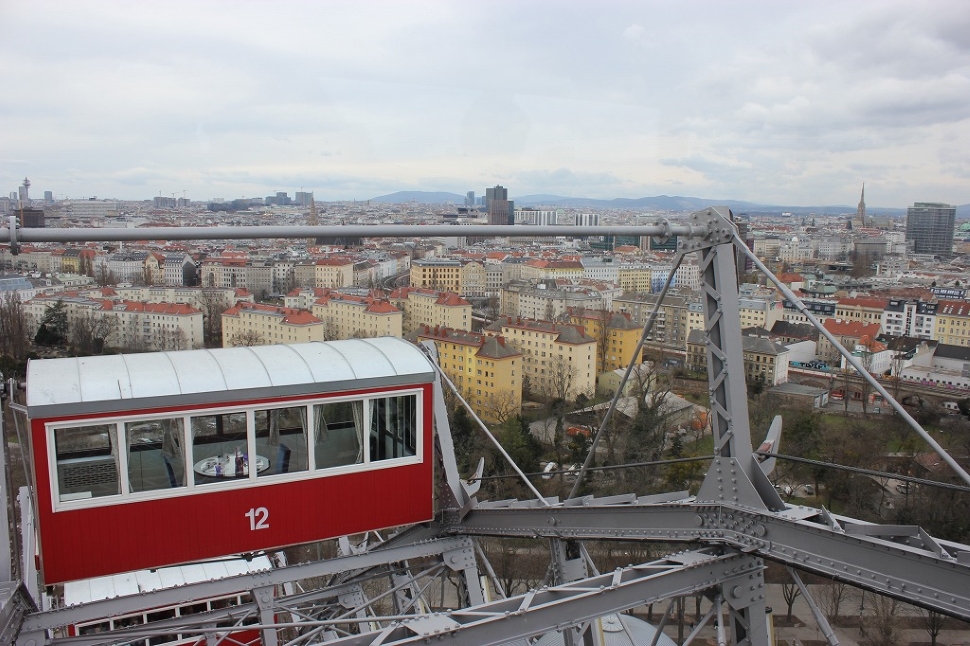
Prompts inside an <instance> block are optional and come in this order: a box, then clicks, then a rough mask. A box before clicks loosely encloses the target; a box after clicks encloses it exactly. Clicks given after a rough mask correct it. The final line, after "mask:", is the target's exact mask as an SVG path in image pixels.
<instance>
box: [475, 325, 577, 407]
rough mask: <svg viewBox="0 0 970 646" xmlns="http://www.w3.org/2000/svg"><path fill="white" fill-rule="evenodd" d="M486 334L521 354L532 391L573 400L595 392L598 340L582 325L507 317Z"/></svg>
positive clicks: (487, 328)
mask: <svg viewBox="0 0 970 646" xmlns="http://www.w3.org/2000/svg"><path fill="white" fill-rule="evenodd" d="M484 332H485V334H487V335H489V336H503V337H505V339H506V342H507V344H508V345H510V346H511V347H512V348H513V349H515V350H517V351H519V352H521V353H522V358H523V361H522V365H523V372H524V373H525V377H526V378H528V380H529V388H530V390H531V391H532V392H535V393H538V394H539V395H543V396H545V397H552V398H558V397H560V395H565V399H570V400H573V399H576V397H577V396H578V395H580V394H583V395H586V396H587V397H588V396H591V395H592V394H593V393H594V392H595V391H596V339H594V338H593V337H591V336H589V335H588V334H586V331H585V330H584V329H583V327H582V326H580V325H568V324H564V323H552V322H550V321H541V320H536V319H523V318H517V317H516V318H513V317H511V316H505V317H500V318H499V320H497V321H495V322H494V323H492V324H491V325H489V326H488V327H486V328H485V330H484Z"/></svg>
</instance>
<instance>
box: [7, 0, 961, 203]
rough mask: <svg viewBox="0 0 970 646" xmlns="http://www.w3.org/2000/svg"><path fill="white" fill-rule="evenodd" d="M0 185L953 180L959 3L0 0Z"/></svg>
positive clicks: (473, 186) (80, 191)
mask: <svg viewBox="0 0 970 646" xmlns="http://www.w3.org/2000/svg"><path fill="white" fill-rule="evenodd" d="M0 24H3V28H4V29H3V31H4V35H3V38H0V60H2V61H3V63H4V64H3V68H4V80H5V84H4V85H5V88H4V91H3V92H2V96H0V106H2V107H0V126H2V133H3V135H2V140H0V142H2V143H0V180H2V182H0V191H2V193H0V194H4V195H5V194H6V193H8V192H10V191H15V190H16V187H17V185H19V184H20V182H21V181H22V179H23V177H24V176H25V175H26V176H28V177H29V178H30V180H31V182H32V184H33V187H32V189H31V196H32V197H41V196H42V195H43V191H45V190H51V191H53V192H54V194H55V196H56V197H58V198H60V197H71V198H81V197H92V196H98V197H116V198H123V199H148V198H151V197H152V196H155V195H158V194H159V193H160V192H161V194H163V195H168V196H171V195H172V194H173V193H174V194H175V195H176V196H181V195H182V194H183V193H182V192H183V191H185V195H186V196H188V197H189V198H191V199H194V200H207V199H209V198H212V197H223V198H226V199H232V198H236V197H241V196H245V197H253V196H264V195H268V194H272V193H274V192H275V191H287V192H288V193H289V194H290V195H291V197H292V195H293V193H294V192H295V191H298V190H301V188H302V190H307V191H313V192H314V193H315V196H316V198H317V199H318V200H324V201H327V200H339V199H367V198H371V197H374V196H377V195H382V194H385V193H390V192H393V191H398V190H443V191H452V192H456V193H464V192H465V191H469V190H474V191H475V192H476V193H477V194H481V193H483V192H484V190H485V188H486V187H487V186H493V185H495V184H503V185H505V186H506V187H508V188H509V192H510V194H511V195H512V196H517V195H526V194H532V193H554V194H560V195H568V196H577V197H580V196H584V197H598V198H613V197H631V198H634V197H642V196H648V195H659V194H667V195H688V196H695V197H703V198H711V199H739V200H749V201H753V202H760V203H771V204H787V205H821V204H849V205H854V204H855V203H856V202H857V201H858V199H859V190H860V188H861V186H862V183H863V182H865V184H866V202H867V203H868V204H869V205H870V206H886V207H902V206H906V205H908V204H912V203H913V202H914V201H940V202H949V203H951V204H965V203H968V202H970V6H968V5H967V3H966V0H953V1H951V2H947V1H942V0H939V1H927V0H922V1H920V2H914V1H912V0H906V1H905V2H890V1H887V0H876V1H873V2H865V1H860V0H853V1H852V2H797V3H796V2H787V1H786V2H779V1H767V0H765V1H760V2H737V1H728V0H717V1H707V2H672V1H671V2H648V1H643V0H637V1H631V2H613V3H608V2H601V1H596V2H593V1H585V0H584V1H582V2H580V1H578V0H577V1H573V2H538V1H529V2H488V1H478V2H472V1H471V0H467V1H465V0H463V1H457V0H452V1H450V2H418V1H415V0H408V1H396V2H365V1H359V2H322V1H321V2H309V1H306V2H281V1H279V0H274V1H273V2H268V1H254V2H248V3H243V2H228V1H225V2H221V1H218V2H217V1H208V2H207V1H198V0H197V1H194V2H186V3H178V2H173V1H171V0H165V1H163V2H151V3H147V2H118V3H114V2H95V1H85V0H78V1H71V2H55V3H51V2H42V1H38V0H3V1H2V2H0Z"/></svg>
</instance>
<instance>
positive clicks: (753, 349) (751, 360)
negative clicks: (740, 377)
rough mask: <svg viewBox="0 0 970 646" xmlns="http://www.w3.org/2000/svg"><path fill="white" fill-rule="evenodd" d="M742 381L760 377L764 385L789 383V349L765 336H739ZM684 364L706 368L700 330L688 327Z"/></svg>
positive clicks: (705, 347) (749, 383) (705, 337)
mask: <svg viewBox="0 0 970 646" xmlns="http://www.w3.org/2000/svg"><path fill="white" fill-rule="evenodd" d="M741 349H742V355H743V357H744V359H743V360H744V378H745V383H747V384H748V385H752V384H754V383H755V380H758V379H762V380H763V385H764V386H765V387H769V388H770V387H771V386H777V385H778V384H783V383H787V382H788V355H789V353H790V350H789V349H788V348H786V347H785V346H783V345H781V344H779V343H775V342H774V341H772V340H771V339H769V338H767V337H766V336H748V335H746V336H742V337H741ZM687 367H688V368H689V369H690V370H693V371H695V372H705V371H706V370H707V336H706V335H705V334H704V331H703V330H691V332H690V335H689V336H688V339H687Z"/></svg>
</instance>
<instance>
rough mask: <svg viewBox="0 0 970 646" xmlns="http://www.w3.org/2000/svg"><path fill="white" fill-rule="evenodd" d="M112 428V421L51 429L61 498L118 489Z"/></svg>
mask: <svg viewBox="0 0 970 646" xmlns="http://www.w3.org/2000/svg"><path fill="white" fill-rule="evenodd" d="M115 432H116V427H115V425H114V424H97V425H91V426H71V427H67V428H59V429H56V430H55V431H54V447H55V449H54V450H55V459H56V461H57V491H58V495H59V496H60V500H61V502H64V501H67V500H82V499H84V498H99V497H102V496H116V495H118V494H120V493H121V486H120V479H119V477H118V443H117V442H116V441H115Z"/></svg>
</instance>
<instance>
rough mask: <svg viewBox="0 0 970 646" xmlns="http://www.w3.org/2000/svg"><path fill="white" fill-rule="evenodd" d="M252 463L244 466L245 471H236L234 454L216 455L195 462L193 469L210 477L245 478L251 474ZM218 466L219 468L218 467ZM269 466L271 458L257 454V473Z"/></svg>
mask: <svg viewBox="0 0 970 646" xmlns="http://www.w3.org/2000/svg"><path fill="white" fill-rule="evenodd" d="M250 466H251V464H249V465H246V466H244V467H243V472H242V473H239V474H237V473H236V456H235V455H234V454H227V455H215V456H213V457H211V458H204V459H202V460H199V461H198V462H196V463H195V466H194V467H193V469H194V470H195V472H196V473H198V474H199V475H203V476H208V477H210V478H245V477H247V476H248V475H249V467H250ZM217 467H218V468H217ZM268 468H269V458H267V457H264V456H262V455H257V456H256V473H262V472H263V471H265V470H266V469H268Z"/></svg>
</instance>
